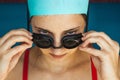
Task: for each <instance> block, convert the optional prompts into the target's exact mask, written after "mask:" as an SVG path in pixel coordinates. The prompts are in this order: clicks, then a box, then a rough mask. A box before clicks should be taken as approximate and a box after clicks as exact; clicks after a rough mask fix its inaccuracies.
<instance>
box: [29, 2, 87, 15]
mask: <svg viewBox="0 0 120 80" xmlns="http://www.w3.org/2000/svg"><path fill="white" fill-rule="evenodd" d="M88 3H89V0H28V9H29V13H30V17H31V16H39V15H56V14H86V15H87V12H88Z"/></svg>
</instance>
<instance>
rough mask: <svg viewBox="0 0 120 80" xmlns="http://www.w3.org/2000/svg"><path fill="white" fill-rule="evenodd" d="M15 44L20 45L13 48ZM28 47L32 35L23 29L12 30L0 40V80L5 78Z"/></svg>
mask: <svg viewBox="0 0 120 80" xmlns="http://www.w3.org/2000/svg"><path fill="white" fill-rule="evenodd" d="M17 42H21V43H22V44H20V45H18V46H15V47H13V45H15V44H16V43H17ZM30 47H32V34H31V33H30V32H28V31H27V30H25V29H17V30H12V31H10V32H8V33H7V34H6V35H5V36H3V37H2V38H0V80H4V79H5V78H6V77H7V75H8V73H9V72H10V71H11V70H12V69H13V68H14V67H15V65H16V64H17V62H18V60H19V58H20V57H21V55H22V54H23V53H24V51H25V50H26V49H27V48H30Z"/></svg>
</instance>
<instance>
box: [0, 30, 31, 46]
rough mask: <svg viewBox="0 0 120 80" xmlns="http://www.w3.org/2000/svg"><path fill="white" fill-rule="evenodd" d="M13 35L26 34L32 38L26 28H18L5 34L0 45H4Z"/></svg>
mask: <svg viewBox="0 0 120 80" xmlns="http://www.w3.org/2000/svg"><path fill="white" fill-rule="evenodd" d="M13 35H21V36H22V35H24V36H26V37H28V38H30V39H32V36H31V33H30V32H28V31H27V30H24V29H17V30H12V31H10V32H8V33H7V34H6V35H5V36H3V37H2V38H1V40H0V45H2V44H3V43H4V42H5V41H6V40H7V39H8V38H9V37H11V36H13Z"/></svg>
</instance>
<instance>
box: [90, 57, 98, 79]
mask: <svg viewBox="0 0 120 80" xmlns="http://www.w3.org/2000/svg"><path fill="white" fill-rule="evenodd" d="M91 69H92V80H97V70H96V68H95V66H94V64H93V61H92V59H91Z"/></svg>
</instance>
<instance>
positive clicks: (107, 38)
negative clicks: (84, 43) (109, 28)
mask: <svg viewBox="0 0 120 80" xmlns="http://www.w3.org/2000/svg"><path fill="white" fill-rule="evenodd" d="M91 36H93V37H95V36H100V37H102V38H104V39H105V40H106V41H107V43H108V44H110V45H111V46H113V45H114V43H113V40H112V39H111V38H110V37H109V36H108V35H107V34H105V33H104V32H95V31H91V32H89V33H86V34H85V36H84V37H83V38H82V39H83V40H85V39H87V38H89V37H91Z"/></svg>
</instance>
